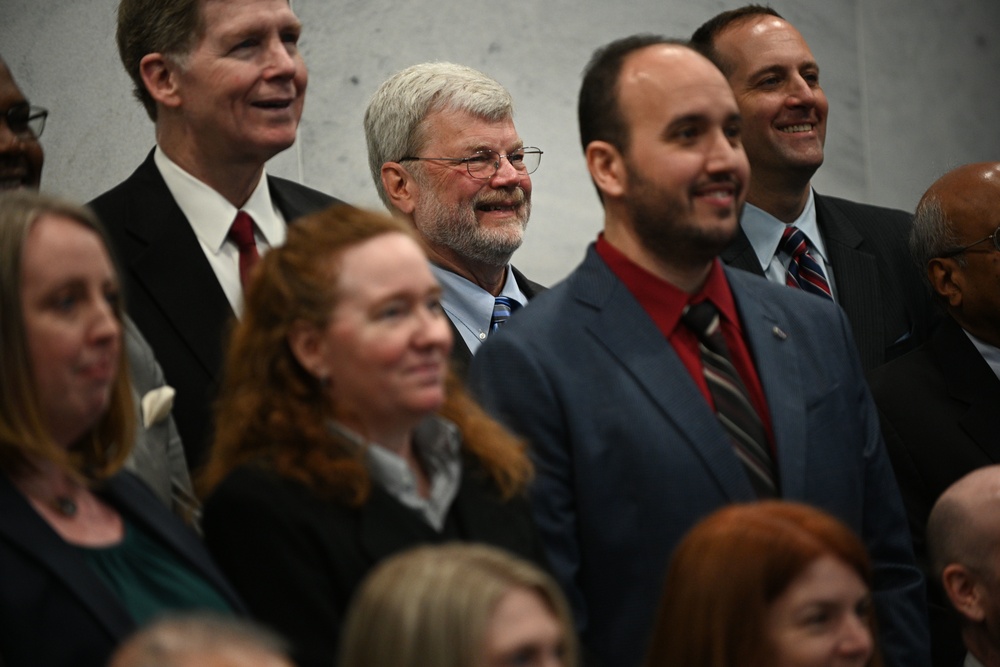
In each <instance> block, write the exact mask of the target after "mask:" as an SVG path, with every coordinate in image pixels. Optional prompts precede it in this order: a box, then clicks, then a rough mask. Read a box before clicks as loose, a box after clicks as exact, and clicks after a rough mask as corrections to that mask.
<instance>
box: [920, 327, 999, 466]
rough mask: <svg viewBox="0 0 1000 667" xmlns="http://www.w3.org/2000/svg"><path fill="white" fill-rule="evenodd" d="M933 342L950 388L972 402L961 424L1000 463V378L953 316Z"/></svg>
mask: <svg viewBox="0 0 1000 667" xmlns="http://www.w3.org/2000/svg"><path fill="white" fill-rule="evenodd" d="M929 345H930V348H931V351H932V353H933V354H934V357H935V359H936V360H937V362H938V364H939V365H940V368H941V373H942V374H943V375H944V378H945V381H946V382H947V384H948V392H949V393H950V394H951V395H952V396H954V397H955V398H956V399H957V400H959V401H962V402H963V403H966V404H967V405H968V406H969V409H968V411H966V413H965V414H964V415H962V417H961V419H960V420H959V426H960V427H961V428H962V430H964V431H965V432H966V433H968V434H969V437H970V438H971V439H972V440H973V441H974V442H975V443H976V444H977V445H978V446H979V447H980V448H981V449H982V450H983V451H984V452H985V453H986V455H987V456H989V457H990V459H991V460H993V461H994V462H996V463H1000V436H998V434H1000V379H997V376H996V375H995V374H994V373H993V369H991V368H990V367H989V364H987V363H986V362H985V360H984V359H983V357H982V355H981V354H979V350H977V349H976V347H975V345H973V344H972V341H970V340H969V337H968V336H966V335H965V332H964V331H962V328H961V327H959V326H958V324H956V323H955V321H954V320H952V319H951V318H950V317H949V318H947V319H946V320H945V321H944V322H942V323H941V325H940V326H939V327H938V329H937V331H936V332H935V333H934V335H933V336H932V337H931V340H930V343H929Z"/></svg>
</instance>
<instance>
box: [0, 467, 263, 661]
mask: <svg viewBox="0 0 1000 667" xmlns="http://www.w3.org/2000/svg"><path fill="white" fill-rule="evenodd" d="M99 493H100V494H101V495H103V496H104V497H105V498H106V500H107V501H108V502H109V503H110V504H111V505H112V506H114V507H115V508H116V509H117V510H118V511H119V512H121V513H122V515H123V516H127V517H128V518H129V519H130V520H132V521H133V522H135V524H137V525H138V526H140V527H141V528H142V529H143V530H145V531H146V532H147V533H149V534H150V535H153V536H155V537H156V539H157V540H158V541H159V542H160V543H161V544H163V546H164V547H166V548H167V549H169V550H170V551H171V552H172V553H173V555H174V556H175V557H176V558H178V559H179V560H181V561H183V562H185V563H186V564H187V565H188V566H190V567H191V568H192V569H193V570H194V571H195V572H197V573H198V574H199V575H201V576H202V577H204V578H205V579H206V581H208V582H209V583H210V584H212V585H213V586H214V587H215V588H216V589H217V590H218V591H219V592H220V593H222V594H223V596H224V597H225V598H226V599H227V601H228V602H229V603H230V604H231V605H232V607H233V608H234V609H235V610H237V611H240V612H241V611H242V610H243V606H242V603H241V602H240V600H239V598H238V597H237V596H236V594H235V593H234V592H233V591H232V589H231V588H230V587H229V585H228V583H226V581H225V579H224V578H223V577H222V575H221V574H220V573H219V571H218V570H217V569H216V568H215V565H214V564H213V563H212V561H211V559H210V558H209V556H208V553H207V551H206V550H205V548H204V547H203V546H202V544H201V542H200V540H199V539H198V537H197V536H196V535H195V534H194V532H193V531H191V530H190V529H189V528H187V527H186V526H184V525H183V524H182V523H181V522H180V520H179V519H178V518H177V517H175V516H173V515H172V514H170V512H169V511H168V510H167V509H166V508H165V507H164V506H163V504H162V503H161V502H160V500H159V499H158V498H157V497H156V496H155V495H154V494H153V492H152V491H150V490H149V488H148V487H146V486H145V484H143V483H142V482H141V481H139V479H138V478H136V477H135V476H133V475H132V474H131V473H128V472H121V473H119V474H118V475H116V476H115V477H113V478H111V479H110V480H108V481H107V482H106V484H105V485H104V487H103V488H102V489H100V490H99ZM0 573H2V575H3V576H2V577H0V656H3V660H4V663H3V664H4V665H6V667H22V666H24V667H34V666H36V665H74V666H76V665H79V666H81V667H91V666H92V667H103V666H104V665H105V663H106V662H107V659H108V657H109V656H110V654H111V652H112V651H113V650H114V648H115V647H116V646H117V645H118V643H119V642H121V640H123V639H124V638H125V637H126V636H128V635H129V634H130V633H131V632H132V631H134V630H135V623H134V621H133V620H132V618H131V617H130V616H129V614H128V612H127V611H126V609H125V607H124V606H123V605H122V604H121V602H119V600H118V599H117V597H115V595H114V594H113V593H112V592H111V591H110V590H109V589H108V588H107V587H106V586H105V585H104V583H103V582H102V581H101V579H100V578H99V577H98V576H97V574H96V573H95V572H94V571H93V570H92V569H91V568H90V566H89V565H87V563H86V561H85V560H84V557H83V555H82V554H81V552H80V550H79V549H78V548H77V547H74V546H72V545H70V544H67V543H66V542H64V541H63V540H62V539H61V538H60V537H59V536H58V535H57V534H56V533H55V531H53V530H52V529H51V528H50V527H49V525H48V524H47V523H45V521H44V520H43V519H42V518H41V517H40V516H39V515H38V514H37V513H36V512H35V511H34V509H33V508H32V507H31V505H30V504H29V503H28V501H27V500H26V499H25V498H24V497H23V496H22V495H21V494H20V493H19V492H18V491H17V490H16V489H15V488H14V486H13V485H12V484H11V483H10V482H9V481H8V479H7V478H6V476H4V475H2V474H0Z"/></svg>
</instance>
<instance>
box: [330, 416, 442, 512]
mask: <svg viewBox="0 0 1000 667" xmlns="http://www.w3.org/2000/svg"><path fill="white" fill-rule="evenodd" d="M330 428H331V429H332V430H333V431H335V432H337V433H339V434H341V435H343V436H344V437H345V438H347V439H348V440H349V441H350V442H353V443H355V444H356V445H357V446H359V447H362V448H363V449H364V455H365V463H366V465H367V467H368V472H369V473H370V474H371V476H372V478H373V479H374V480H375V483H376V484H378V485H379V486H380V487H382V489H383V490H385V492H386V493H388V494H389V495H390V496H392V497H393V498H395V499H396V500H397V501H399V502H400V503H401V504H403V505H405V506H407V507H409V508H411V509H413V510H415V511H416V512H418V513H419V514H420V516H422V517H423V518H424V520H425V521H427V523H428V524H430V525H431V526H432V527H433V528H434V529H435V530H438V531H440V530H442V529H443V528H444V523H445V519H446V518H447V516H448V510H449V508H450V507H451V503H452V501H453V500H454V499H455V496H456V495H458V489H459V487H460V485H461V480H462V456H461V449H462V445H461V443H462V439H461V435H460V433H459V430H458V427H457V426H456V425H455V424H454V423H452V422H451V421H449V420H447V419H445V418H443V417H439V416H437V415H431V416H429V417H427V418H426V419H424V420H423V421H421V422H420V424H418V425H417V427H416V428H415V429H414V431H413V440H412V447H413V451H414V453H415V454H416V456H417V458H419V459H420V462H421V463H422V464H423V466H424V469H425V470H426V472H427V477H428V479H429V481H430V497H428V498H423V497H421V496H420V495H419V493H417V481H416V478H415V476H414V475H413V471H411V470H410V467H409V466H408V465H407V463H406V461H405V460H404V459H403V457H401V456H400V455H399V454H397V453H396V452H394V451H392V450H390V449H386V448H385V447H383V446H381V445H379V444H378V443H375V442H366V441H365V439H364V438H363V437H362V436H361V435H359V434H358V433H356V432H355V431H353V430H351V429H349V428H347V427H346V426H344V425H343V424H340V423H338V422H331V423H330Z"/></svg>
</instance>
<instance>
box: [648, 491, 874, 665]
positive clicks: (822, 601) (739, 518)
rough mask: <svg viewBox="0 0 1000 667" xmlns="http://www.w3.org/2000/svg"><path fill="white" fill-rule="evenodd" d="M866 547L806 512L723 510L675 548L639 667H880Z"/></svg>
mask: <svg viewBox="0 0 1000 667" xmlns="http://www.w3.org/2000/svg"><path fill="white" fill-rule="evenodd" d="M871 585H872V571H871V563H870V561H869V558H868V554H867V552H866V551H865V548H864V545H863V544H862V543H861V541H860V540H859V539H858V538H857V536H855V535H854V533H852V532H851V530H850V529H849V528H848V527H847V526H845V525H844V524H843V523H841V522H840V521H838V520H837V519H835V518H834V517H832V516H830V515H829V514H826V513H825V512H823V511H821V510H818V509H816V508H814V507H810V506H808V505H803V504H799V503H791V502H780V501H768V502H760V503H752V504H744V505H730V506H728V507H724V508H722V509H720V510H718V511H716V512H714V513H713V514H710V515H709V516H708V517H707V518H705V519H703V520H702V521H701V522H700V523H698V524H697V525H696V526H695V527H694V528H692V529H691V531H690V532H689V533H688V534H687V535H686V536H685V538H684V539H683V540H682V541H681V543H680V545H679V546H678V547H677V550H676V551H675V552H674V555H673V558H672V559H671V562H670V567H669V569H668V571H667V579H666V583H665V585H664V587H663V597H662V599H661V602H660V610H659V613H658V616H657V619H656V624H655V625H654V627H653V638H652V642H651V644H650V648H649V652H648V655H647V658H646V663H645V664H646V667H682V666H683V667H881V666H882V659H881V656H880V654H879V651H878V648H877V646H876V644H875V637H876V629H875V617H874V610H873V608H872V597H871Z"/></svg>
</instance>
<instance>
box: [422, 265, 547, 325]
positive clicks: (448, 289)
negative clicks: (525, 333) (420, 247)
mask: <svg viewBox="0 0 1000 667" xmlns="http://www.w3.org/2000/svg"><path fill="white" fill-rule="evenodd" d="M431 271H432V272H433V273H434V277H435V278H437V281H438V282H439V283H440V284H441V304H442V306H443V307H444V310H445V312H446V313H448V316H449V317H450V318H451V321H452V322H454V323H455V327H456V328H458V330H459V332H461V334H462V338H463V339H464V340H469V338H470V337H471V338H473V339H474V340H476V341H477V343H481V342H482V341H483V340H485V338H486V335H487V334H488V333H489V330H490V322H491V321H492V320H493V302H494V300H495V298H494V296H493V295H492V294H490V293H489V292H487V291H486V290H484V289H483V288H482V287H480V286H479V285H477V284H475V283H474V282H472V281H471V280H467V279H465V278H463V277H462V276H460V275H458V274H457V273H454V272H452V271H449V270H448V269H445V268H443V267H441V266H438V265H437V264H431ZM500 294H501V295H502V296H506V297H509V298H510V299H512V300H514V301H516V302H517V303H519V304H520V305H522V306H523V305H525V304H526V303H528V297H527V296H525V295H524V292H522V291H521V288H520V286H518V284H517V278H515V277H514V272H513V271H512V270H511V267H510V264H508V265H507V269H506V278H505V280H504V284H503V289H502V290H500Z"/></svg>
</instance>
